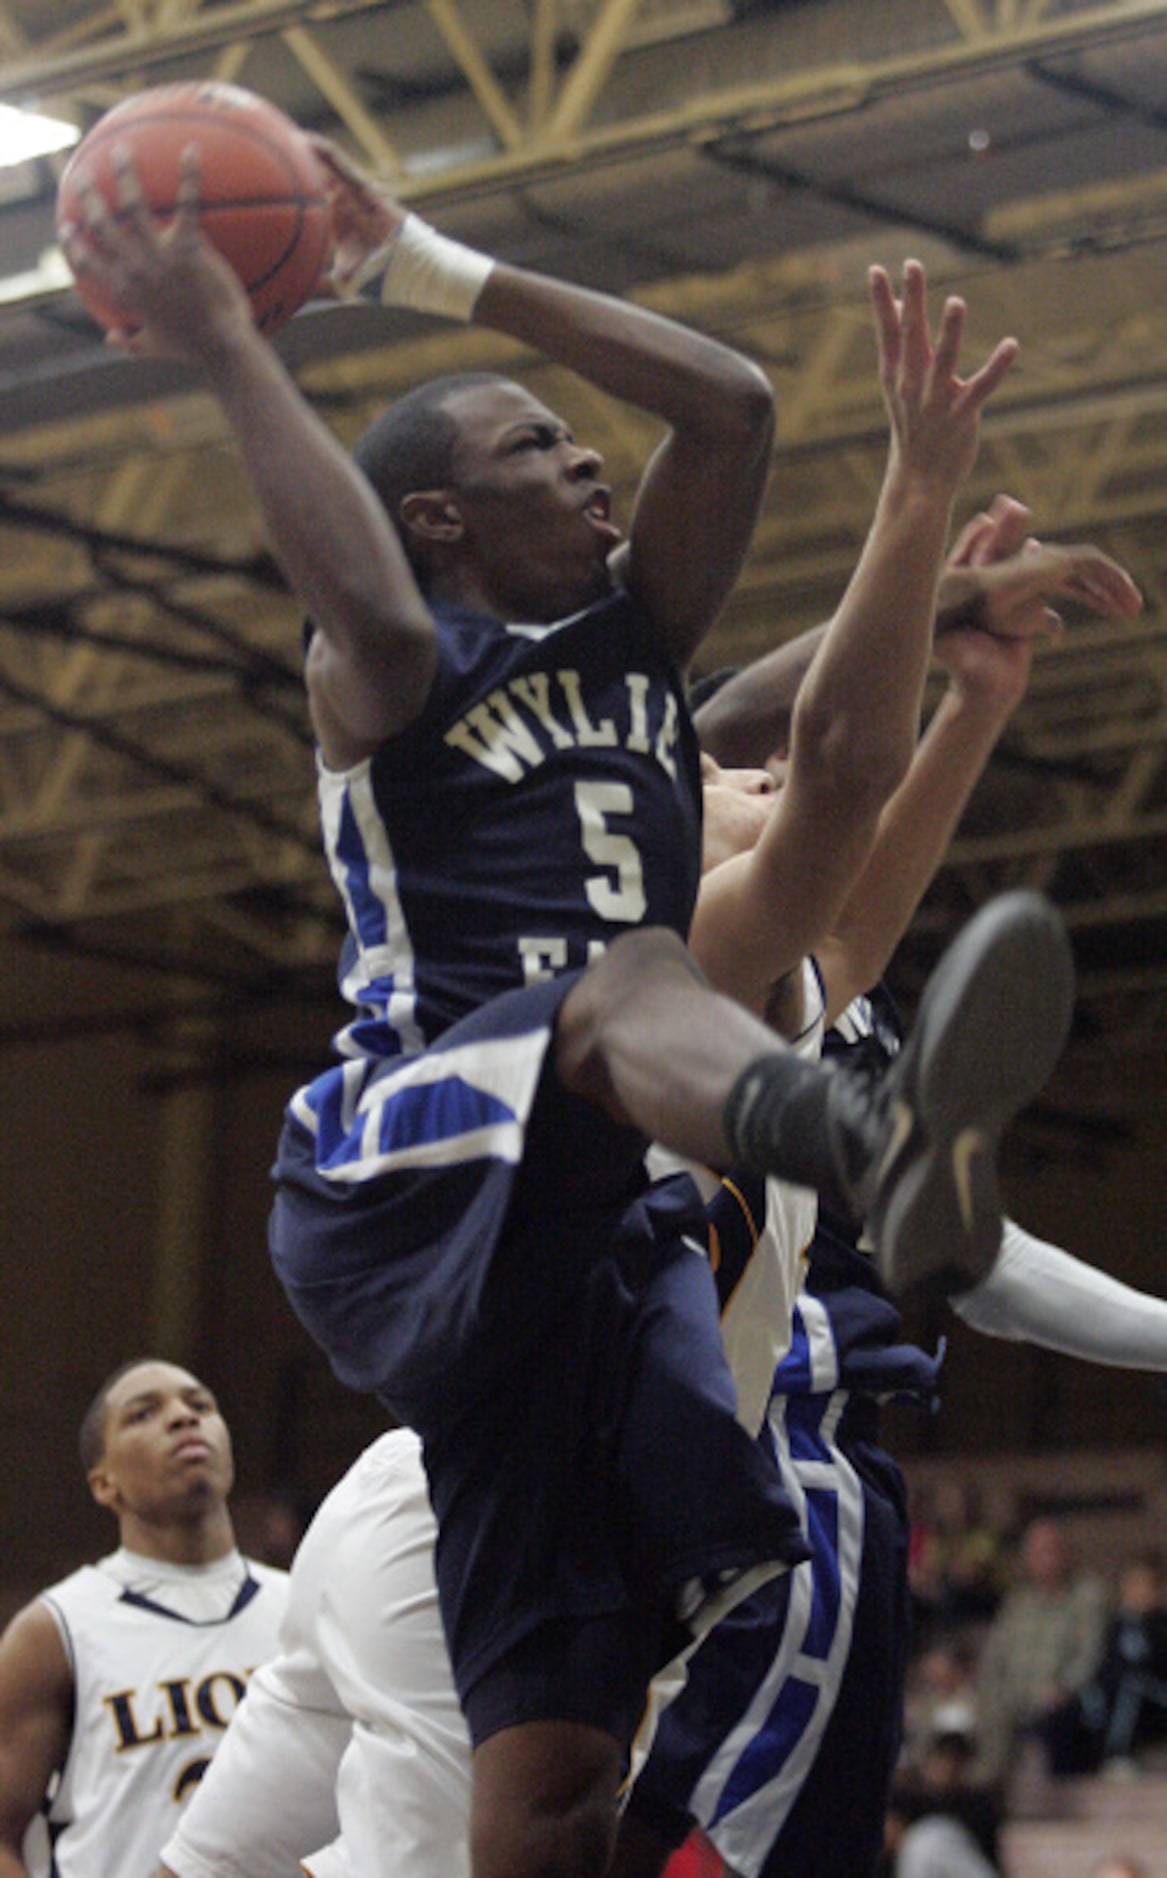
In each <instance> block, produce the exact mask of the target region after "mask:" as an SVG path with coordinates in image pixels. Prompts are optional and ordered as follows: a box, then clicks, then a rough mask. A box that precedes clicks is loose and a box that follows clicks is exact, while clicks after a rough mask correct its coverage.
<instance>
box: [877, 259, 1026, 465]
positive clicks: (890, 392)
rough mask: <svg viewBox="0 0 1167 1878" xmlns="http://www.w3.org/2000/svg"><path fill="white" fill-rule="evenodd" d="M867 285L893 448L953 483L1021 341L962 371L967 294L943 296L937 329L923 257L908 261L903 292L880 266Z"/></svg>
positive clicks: (972, 452) (969, 459)
mask: <svg viewBox="0 0 1167 1878" xmlns="http://www.w3.org/2000/svg"><path fill="white" fill-rule="evenodd" d="M868 287H869V292H870V296H871V307H872V313H873V316H874V319H875V329H876V337H877V340H878V344H879V375H880V384H881V387H882V390H883V395H884V401H885V403H886V405H887V409H888V415H889V417H890V419H891V429H892V450H893V453H896V454H898V456H899V457H900V459H901V460H902V465H903V469H904V471H905V473H907V474H909V475H911V476H914V477H920V478H926V479H934V480H935V481H937V482H938V483H940V484H941V485H942V486H943V487H944V488H945V489H946V490H952V491H955V490H956V489H958V488H959V486H960V484H961V483H962V482H963V480H964V478H965V477H966V476H967V474H968V472H969V470H970V469H971V467H972V464H973V462H974V460H975V457H976V452H977V445H978V442H979V439H980V415H981V412H982V410H983V409H984V407H985V404H986V403H987V402H988V400H989V398H991V397H992V395H993V393H994V392H995V391H996V389H997V387H998V386H999V385H1000V384H1001V381H1002V380H1003V379H1004V377H1005V375H1006V373H1007V372H1008V371H1009V368H1010V366H1011V365H1012V364H1013V361H1014V359H1015V358H1016V356H1017V352H1018V345H1017V341H1016V340H1015V339H1002V340H1001V342H1000V344H999V345H997V346H996V347H995V348H994V350H993V352H992V353H991V354H990V356H989V358H988V359H987V360H986V361H985V363H984V364H983V365H982V366H981V368H980V370H979V371H977V372H974V373H973V374H972V376H971V377H969V378H962V377H960V376H959V374H958V372H957V363H958V360H959V357H960V347H961V342H962V340H963V337H964V324H965V304H964V301H963V300H960V299H957V298H956V297H954V296H952V297H950V298H949V299H947V300H946V301H945V303H944V308H943V311H942V313H941V315H940V320H939V323H938V325H937V328H936V333H935V337H933V334H932V332H931V330H930V328H929V324H928V305H927V282H926V278H925V274H924V269H923V267H922V266H921V264H920V262H919V261H905V263H904V270H903V278H902V284H901V289H900V294H899V296H898V297H897V295H896V293H895V291H894V289H893V287H892V284H891V280H890V278H889V276H888V274H887V273H886V272H885V270H884V269H883V268H881V267H873V268H871V269H870V271H869V274H868Z"/></svg>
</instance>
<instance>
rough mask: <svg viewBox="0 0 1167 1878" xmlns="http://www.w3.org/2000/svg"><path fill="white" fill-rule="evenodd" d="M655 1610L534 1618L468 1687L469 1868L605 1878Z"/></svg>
mask: <svg viewBox="0 0 1167 1878" xmlns="http://www.w3.org/2000/svg"><path fill="white" fill-rule="evenodd" d="M657 1643H658V1626H657V1624H656V1622H655V1620H654V1618H653V1616H652V1613H651V1612H649V1611H646V1610H634V1609H631V1608H629V1607H628V1606H627V1605H625V1606H624V1607H623V1608H622V1609H620V1610H618V1611H613V1612H611V1613H609V1614H607V1615H602V1616H597V1617H593V1618H582V1619H555V1620H552V1621H549V1622H547V1623H544V1624H542V1625H540V1626H537V1627H536V1628H535V1629H534V1630H533V1631H530V1632H528V1633H527V1634H526V1635H525V1636H524V1637H522V1638H521V1639H520V1640H519V1642H518V1643H516V1644H515V1645H514V1646H513V1647H512V1649H511V1650H510V1651H509V1652H507V1653H506V1655H505V1656H503V1657H502V1658H501V1659H499V1660H497V1661H495V1662H494V1663H493V1664H492V1666H491V1668H490V1669H489V1671H487V1672H486V1673H485V1674H484V1675H483V1676H482V1677H481V1678H480V1679H479V1680H478V1681H477V1682H476V1683H475V1684H474V1686H473V1688H472V1689H471V1690H470V1692H469V1694H468V1696H467V1698H466V1700H465V1708H466V1718H467V1722H468V1724H469V1727H470V1733H471V1737H472V1739H473V1740H474V1743H475V1749H474V1798H473V1807H472V1812H471V1869H472V1871H473V1874H474V1878H602V1875H603V1874H605V1873H606V1872H607V1870H608V1864H609V1860H610V1858H611V1855H612V1847H613V1844H614V1842H615V1836H616V1823H617V1814H618V1802H619V1792H620V1785H621V1782H622V1780H623V1779H624V1777H625V1773H626V1769H627V1763H628V1748H629V1744H630V1742H631V1740H632V1738H633V1736H634V1734H635V1732H636V1728H637V1725H638V1722H639V1719H640V1715H641V1712H642V1709H643V1704H644V1691H645V1689H646V1688H647V1686H648V1680H649V1676H650V1674H651V1671H652V1667H653V1664H654V1661H655V1658H656V1654H657Z"/></svg>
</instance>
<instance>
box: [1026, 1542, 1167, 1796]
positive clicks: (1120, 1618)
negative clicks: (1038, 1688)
mask: <svg viewBox="0 0 1167 1878" xmlns="http://www.w3.org/2000/svg"><path fill="white" fill-rule="evenodd" d="M1040 1732H1041V1738H1042V1741H1043V1743H1044V1746H1045V1750H1046V1755H1047V1758H1048V1760H1049V1766H1050V1772H1051V1773H1054V1774H1083V1773H1093V1772H1094V1771H1095V1770H1096V1769H1097V1768H1099V1767H1105V1768H1106V1769H1108V1770H1111V1771H1113V1772H1115V1773H1116V1774H1117V1773H1122V1772H1127V1771H1133V1770H1134V1767H1135V1758H1136V1756H1137V1755H1138V1753H1139V1751H1140V1750H1141V1749H1143V1748H1145V1747H1148V1746H1150V1745H1151V1744H1152V1743H1153V1742H1156V1741H1162V1740H1164V1739H1165V1738H1167V1597H1165V1592H1164V1578H1163V1560H1162V1557H1161V1555H1160V1554H1159V1553H1158V1552H1157V1551H1154V1550H1148V1551H1145V1552H1136V1553H1134V1554H1132V1556H1131V1557H1130V1558H1129V1559H1128V1560H1127V1562H1126V1564H1125V1565H1124V1566H1123V1568H1122V1570H1121V1572H1120V1573H1119V1580H1118V1609H1117V1610H1116V1612H1115V1614H1114V1616H1113V1618H1112V1619H1111V1622H1110V1624H1109V1626H1108V1628H1107V1631H1106V1636H1105V1639H1104V1642H1103V1646H1102V1654H1101V1658H1100V1660H1099V1662H1098V1665H1097V1668H1096V1669H1095V1670H1094V1673H1093V1674H1092V1675H1091V1677H1090V1679H1089V1681H1087V1682H1086V1683H1085V1684H1084V1685H1083V1686H1082V1688H1081V1689H1079V1690H1078V1691H1077V1693H1076V1694H1075V1695H1072V1696H1071V1697H1070V1698H1069V1700H1068V1701H1066V1702H1063V1703H1061V1704H1059V1706H1058V1707H1057V1708H1055V1709H1054V1710H1053V1711H1052V1713H1051V1714H1050V1715H1048V1716H1047V1717H1046V1718H1045V1720H1044V1721H1043V1722H1042V1723H1041V1729H1040Z"/></svg>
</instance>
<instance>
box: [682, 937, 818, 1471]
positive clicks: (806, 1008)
mask: <svg viewBox="0 0 1167 1878" xmlns="http://www.w3.org/2000/svg"><path fill="white" fill-rule="evenodd" d="M825 1028H826V1004H825V994H824V991H823V981H822V978H821V976H820V974H819V969H818V966H817V965H816V964H815V962H814V960H813V959H804V960H803V964H802V1019H801V1023H800V1026H799V1030H798V1033H797V1035H795V1036H794V1037H791V1038H790V1039H789V1042H790V1047H791V1049H792V1050H794V1051H796V1052H797V1054H798V1055H799V1056H801V1057H805V1058H806V1060H807V1061H808V1062H812V1063H817V1061H818V1059H819V1057H820V1056H821V1055H822V1048H823V1034H824V1031H825ZM648 1167H649V1172H650V1173H651V1174H652V1175H653V1177H654V1178H658V1179H659V1178H660V1176H661V1175H663V1174H666V1173H669V1172H671V1171H672V1170H673V1169H675V1168H679V1167H680V1168H684V1169H685V1171H686V1172H687V1173H690V1174H692V1175H693V1178H694V1179H695V1180H696V1182H697V1185H698V1186H699V1187H700V1189H701V1193H702V1195H703V1197H704V1198H705V1200H706V1201H709V1200H711V1199H712V1198H713V1196H714V1195H715V1194H716V1192H717V1190H718V1188H719V1187H720V1186H721V1185H722V1181H721V1178H720V1176H719V1175H717V1174H713V1173H710V1172H709V1171H708V1170H707V1169H704V1168H699V1167H696V1166H694V1164H693V1163H692V1162H690V1161H684V1160H682V1159H681V1158H680V1157H679V1156H677V1155H674V1154H672V1153H670V1152H669V1150H667V1149H664V1148H661V1147H659V1146H658V1145H656V1144H654V1145H653V1147H651V1148H650V1149H649V1153H648ZM727 1184H732V1182H730V1183H727ZM817 1219H818V1195H817V1194H816V1193H815V1192H814V1191H813V1190H812V1189H811V1188H810V1187H796V1186H794V1185H793V1184H792V1183H791V1182H790V1181H787V1180H767V1182H766V1206H765V1215H764V1217H762V1218H755V1219H754V1222H753V1240H754V1250H753V1255H752V1257H751V1258H750V1259H749V1261H748V1263H747V1264H746V1265H745V1268H744V1270H743V1271H742V1274H741V1277H740V1278H739V1279H738V1281H737V1283H736V1285H735V1286H734V1288H733V1291H732V1292H731V1294H730V1296H729V1297H728V1298H726V1299H725V1300H724V1301H723V1303H722V1309H721V1339H722V1342H723V1344H724V1345H725V1354H726V1357H727V1359H728V1361H729V1367H730V1369H731V1371H732V1372H733V1379H734V1383H735V1385H736V1387H737V1397H738V1420H739V1421H740V1422H741V1424H742V1426H743V1427H744V1428H746V1429H748V1430H749V1432H750V1434H752V1435H756V1434H757V1433H758V1432H759V1430H760V1429H761V1426H762V1423H763V1422H764V1420H765V1418H766V1409H767V1407H768V1405H769V1401H770V1388H771V1385H772V1383H773V1381H774V1371H775V1369H776V1368H777V1367H778V1364H779V1363H780V1362H781V1361H782V1358H783V1357H784V1356H785V1355H786V1352H787V1350H788V1349H789V1348H790V1325H791V1318H792V1315H793V1311H794V1302H795V1299H796V1298H797V1297H798V1294H799V1292H800V1291H801V1290H802V1287H803V1284H804V1282H805V1279H806V1259H807V1252H808V1250H809V1248H810V1242H811V1240H812V1239H813V1238H814V1229H815V1223H816V1221H817ZM710 1253H711V1256H712V1258H713V1260H714V1265H715V1267H716V1264H717V1261H718V1257H719V1252H718V1246H717V1243H716V1226H714V1231H713V1233H712V1234H711V1244H710Z"/></svg>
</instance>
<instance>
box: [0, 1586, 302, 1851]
mask: <svg viewBox="0 0 1167 1878" xmlns="http://www.w3.org/2000/svg"><path fill="white" fill-rule="evenodd" d="M41 1598H42V1601H43V1602H44V1603H45V1604H46V1605H47V1606H48V1608H49V1610H50V1611H51V1612H52V1614H53V1616H54V1618H55V1619H56V1621H57V1624H58V1626H59V1628H60V1632H61V1638H62V1641H63V1643H64V1646H65V1652H66V1655H67V1656H68V1658H69V1662H70V1665H71V1667H72V1671H73V1685H74V1720H73V1733H72V1737H71V1740H70V1745H69V1752H68V1755H67V1758H66V1761H65V1766H64V1769H63V1770H62V1774H61V1778H60V1782H59V1783H58V1785H57V1787H56V1790H55V1792H54V1793H53V1796H52V1802H51V1806H50V1808H49V1825H50V1830H51V1833H52V1837H53V1841H54V1844H53V1852H52V1858H51V1862H50V1861H49V1859H48V1856H47V1854H46V1852H45V1850H44V1834H43V1828H42V1829H41V1830H40V1831H39V1832H38V1831H37V1827H36V1825H34V1827H33V1829H32V1830H31V1831H30V1833H29V1835H28V1843H27V1844H26V1847H25V1860H26V1863H27V1865H28V1870H29V1873H30V1878H48V1874H49V1873H50V1872H51V1873H52V1874H53V1878H154V1873H155V1872H156V1871H157V1869H158V1858H159V1853H160V1850H161V1847H162V1843H163V1841H164V1840H165V1839H166V1838H167V1837H168V1836H169V1834H170V1832H171V1831H172V1830H173V1827H174V1824H175V1821H176V1819H177V1816H178V1809H179V1808H180V1807H181V1805H182V1803H183V1801H184V1800H186V1799H187V1798H188V1796H189V1795H190V1794H191V1792H192V1791H193V1790H194V1788H195V1786H196V1785H197V1784H198V1782H199V1780H200V1779H201V1777H202V1775H203V1772H204V1770H205V1769H206V1766H207V1763H208V1761H209V1760H210V1758H211V1756H212V1755H213V1753H214V1752H215V1749H216V1747H217V1746H218V1744H219V1742H220V1740H221V1739H222V1736H223V1731H224V1730H225V1728H226V1726H227V1723H228V1722H229V1721H230V1719H231V1716H232V1715H233V1713H234V1711H235V1709H236V1708H237V1707H238V1705H239V1703H240V1701H241V1699H242V1697H243V1694H244V1691H245V1689H246V1686H247V1678H248V1676H249V1675H250V1674H251V1671H252V1670H253V1669H255V1668H256V1667H257V1666H258V1665H259V1664H260V1663H262V1662H264V1661H265V1659H266V1658H267V1657H269V1656H270V1655H272V1653H273V1652H274V1650H275V1646H276V1636H277V1632H278V1630H279V1624H280V1619H281V1617H282V1615H283V1611H284V1606H285V1604H286V1602H287V1574H286V1573H284V1572H280V1571H275V1570H273V1569H272V1568H271V1567H269V1566H266V1565H255V1564H251V1563H249V1562H248V1561H247V1560H245V1559H243V1558H242V1557H241V1556H240V1555H239V1553H237V1552H233V1553H231V1554H230V1555H229V1556H228V1557H227V1558H225V1559H219V1560H216V1562H215V1563H214V1564H213V1565H206V1566H177V1565H166V1564H163V1563H161V1562H159V1561H158V1560H155V1559H146V1558H140V1557H137V1556H135V1555H133V1554H131V1553H128V1552H126V1551H124V1550H123V1551H120V1552H115V1553H112V1554H111V1555H110V1556H109V1557H108V1558H105V1559H102V1560H100V1561H99V1563H98V1564H96V1565H83V1566H82V1567H81V1569H80V1570H79V1571H76V1572H74V1573H73V1574H72V1575H71V1577H68V1578H65V1579H63V1580H62V1581H61V1583H60V1584H57V1585H53V1586H51V1587H50V1589H49V1590H47V1591H44V1592H42V1593H41Z"/></svg>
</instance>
